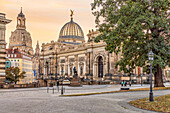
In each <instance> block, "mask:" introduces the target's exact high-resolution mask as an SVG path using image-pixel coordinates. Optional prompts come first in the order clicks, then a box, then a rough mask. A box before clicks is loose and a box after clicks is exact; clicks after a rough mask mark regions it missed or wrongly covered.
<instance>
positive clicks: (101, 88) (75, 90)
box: [0, 83, 170, 96]
mask: <svg viewBox="0 0 170 113" xmlns="http://www.w3.org/2000/svg"><path fill="white" fill-rule="evenodd" d="M165 86H166V87H170V83H165ZM61 87H62V86H59V92H58V89H57V87H56V86H54V87H49V91H48V93H49V94H53V88H54V89H55V90H54V94H53V95H55V96H59V95H61ZM127 87H129V85H128V86H127ZM149 87H150V85H149V84H143V85H142V86H141V84H135V85H132V86H131V87H129V88H130V89H138V88H149ZM63 88H64V95H72V94H84V93H100V92H109V91H119V90H120V88H121V86H120V85H83V86H82V87H70V86H63ZM38 90H44V91H45V92H47V87H40V88H22V89H0V93H4V92H18V91H21V92H22V91H38Z"/></svg>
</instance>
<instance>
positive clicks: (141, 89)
mask: <svg viewBox="0 0 170 113" xmlns="http://www.w3.org/2000/svg"><path fill="white" fill-rule="evenodd" d="M164 89H170V87H153V90H164ZM147 90H148V91H149V90H150V88H138V89H130V91H147Z"/></svg>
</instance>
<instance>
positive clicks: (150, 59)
mask: <svg viewBox="0 0 170 113" xmlns="http://www.w3.org/2000/svg"><path fill="white" fill-rule="evenodd" d="M153 58H154V53H153V52H152V50H151V51H150V52H149V53H148V59H149V62H150V93H149V101H150V102H153V101H154V100H153V92H152V62H153Z"/></svg>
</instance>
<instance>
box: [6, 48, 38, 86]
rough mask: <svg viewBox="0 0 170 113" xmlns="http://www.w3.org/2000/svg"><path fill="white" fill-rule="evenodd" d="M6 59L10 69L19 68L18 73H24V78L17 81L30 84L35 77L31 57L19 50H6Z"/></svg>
mask: <svg viewBox="0 0 170 113" xmlns="http://www.w3.org/2000/svg"><path fill="white" fill-rule="evenodd" d="M6 57H7V58H8V59H9V61H10V62H11V67H19V69H20V71H21V72H22V71H25V72H26V74H25V76H26V77H25V78H24V79H22V80H20V81H19V84H21V83H32V82H34V81H35V77H34V74H33V69H32V65H33V63H32V56H31V55H29V54H28V53H26V52H24V51H21V50H19V49H6Z"/></svg>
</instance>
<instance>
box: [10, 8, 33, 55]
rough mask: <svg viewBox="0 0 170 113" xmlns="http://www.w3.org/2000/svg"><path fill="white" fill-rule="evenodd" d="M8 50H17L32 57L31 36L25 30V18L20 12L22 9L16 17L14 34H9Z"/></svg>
mask: <svg viewBox="0 0 170 113" xmlns="http://www.w3.org/2000/svg"><path fill="white" fill-rule="evenodd" d="M9 48H11V49H17V48H18V49H20V50H22V51H24V52H27V53H28V54H30V55H33V53H34V52H33V48H32V39H31V35H30V33H29V32H28V31H27V30H26V18H25V15H24V14H23V12H22V8H21V12H20V13H19V14H18V17H17V26H16V30H15V31H14V32H11V36H10V38H9Z"/></svg>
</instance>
